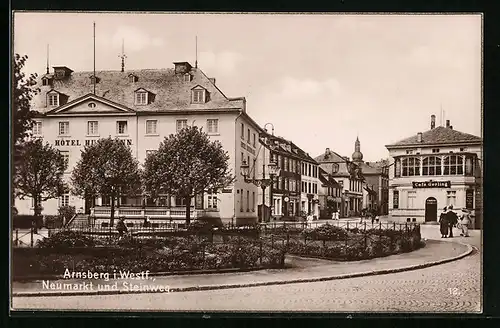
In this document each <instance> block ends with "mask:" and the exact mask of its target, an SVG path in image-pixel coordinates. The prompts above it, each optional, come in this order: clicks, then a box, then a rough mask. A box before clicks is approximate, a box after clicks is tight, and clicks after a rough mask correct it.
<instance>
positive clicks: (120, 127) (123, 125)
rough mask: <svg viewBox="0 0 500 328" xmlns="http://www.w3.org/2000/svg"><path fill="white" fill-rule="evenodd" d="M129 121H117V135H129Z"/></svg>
mask: <svg viewBox="0 0 500 328" xmlns="http://www.w3.org/2000/svg"><path fill="white" fill-rule="evenodd" d="M127 123H128V122H127V121H117V122H116V133H117V134H127Z"/></svg>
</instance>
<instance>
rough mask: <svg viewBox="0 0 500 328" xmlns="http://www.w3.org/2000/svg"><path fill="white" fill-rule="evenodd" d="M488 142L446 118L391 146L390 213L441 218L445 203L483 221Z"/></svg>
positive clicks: (407, 218) (477, 223)
mask: <svg viewBox="0 0 500 328" xmlns="http://www.w3.org/2000/svg"><path fill="white" fill-rule="evenodd" d="M482 146H483V141H482V139H481V138H480V137H478V136H474V135H471V134H468V133H463V132H460V131H457V130H455V129H454V128H453V126H452V125H451V124H450V121H449V120H447V121H446V126H437V127H436V123H435V115H432V116H431V122H430V129H429V130H427V131H425V132H419V133H417V134H416V135H413V136H411V137H408V138H406V139H403V140H400V141H398V142H396V143H393V144H390V145H386V148H387V149H388V150H389V154H390V157H391V161H392V164H391V165H390V166H389V179H390V182H389V190H390V191H389V216H390V217H391V218H392V219H393V220H396V221H400V222H433V221H434V222H435V221H437V220H438V217H439V213H440V212H441V211H442V210H443V208H444V207H445V206H450V205H452V206H453V209H454V210H455V211H460V210H461V209H462V208H466V209H468V210H470V211H471V212H472V216H473V222H474V226H475V227H480V226H481V220H482V158H483V156H482Z"/></svg>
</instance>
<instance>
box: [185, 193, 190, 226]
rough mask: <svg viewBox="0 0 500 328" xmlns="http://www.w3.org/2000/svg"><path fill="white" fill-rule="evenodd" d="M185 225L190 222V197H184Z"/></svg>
mask: <svg viewBox="0 0 500 328" xmlns="http://www.w3.org/2000/svg"><path fill="white" fill-rule="evenodd" d="M185 200H186V227H187V226H188V225H189V224H190V223H191V197H186V198H185Z"/></svg>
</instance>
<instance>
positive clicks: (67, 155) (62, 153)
mask: <svg viewBox="0 0 500 328" xmlns="http://www.w3.org/2000/svg"><path fill="white" fill-rule="evenodd" d="M59 153H60V154H61V155H62V157H63V159H64V163H66V169H68V166H69V151H62V150H61V151H59Z"/></svg>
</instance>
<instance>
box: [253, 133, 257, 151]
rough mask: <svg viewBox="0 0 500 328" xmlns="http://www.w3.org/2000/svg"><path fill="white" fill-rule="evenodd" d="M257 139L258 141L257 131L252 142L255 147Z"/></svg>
mask: <svg viewBox="0 0 500 328" xmlns="http://www.w3.org/2000/svg"><path fill="white" fill-rule="evenodd" d="M256 141H257V138H256V136H255V133H254V134H253V143H252V144H253V146H254V148H255V144H256Z"/></svg>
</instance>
